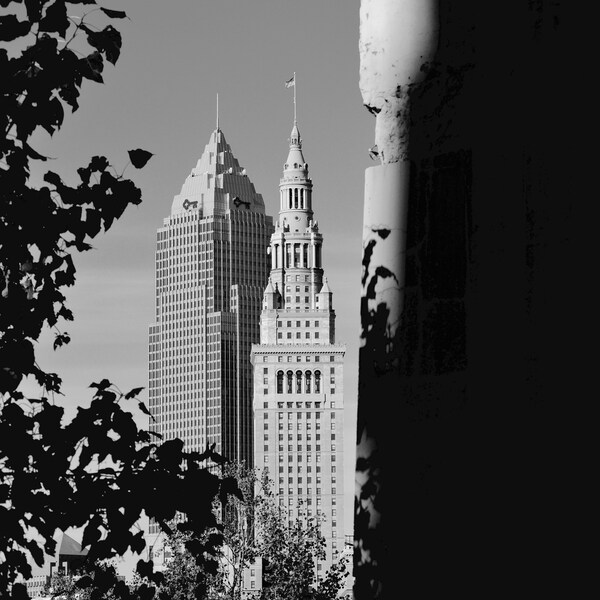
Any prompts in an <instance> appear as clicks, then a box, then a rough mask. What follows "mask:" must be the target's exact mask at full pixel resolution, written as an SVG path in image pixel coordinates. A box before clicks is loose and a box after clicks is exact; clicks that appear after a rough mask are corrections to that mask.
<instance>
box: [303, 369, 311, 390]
mask: <svg viewBox="0 0 600 600" xmlns="http://www.w3.org/2000/svg"><path fill="white" fill-rule="evenodd" d="M310 379H311V372H310V371H306V373H305V374H304V381H305V383H304V390H305V391H306V393H307V394H310Z"/></svg>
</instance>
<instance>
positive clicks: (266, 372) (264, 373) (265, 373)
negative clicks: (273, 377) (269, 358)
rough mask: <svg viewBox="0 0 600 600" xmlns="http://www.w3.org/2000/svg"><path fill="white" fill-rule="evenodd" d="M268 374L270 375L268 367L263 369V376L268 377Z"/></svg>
mask: <svg viewBox="0 0 600 600" xmlns="http://www.w3.org/2000/svg"><path fill="white" fill-rule="evenodd" d="M265 358H266V357H265ZM268 373H269V368H268V367H263V375H267V374H268Z"/></svg>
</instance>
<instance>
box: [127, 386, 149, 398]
mask: <svg viewBox="0 0 600 600" xmlns="http://www.w3.org/2000/svg"><path fill="white" fill-rule="evenodd" d="M143 389H144V388H143V387H137V388H133V389H132V390H130V391H129V392H127V393H126V394H125V398H126V399H127V400H129V399H130V398H134V397H135V396H137V395H139V393H140V392H141V391H142V390H143Z"/></svg>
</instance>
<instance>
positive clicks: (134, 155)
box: [128, 148, 154, 169]
mask: <svg viewBox="0 0 600 600" xmlns="http://www.w3.org/2000/svg"><path fill="white" fill-rule="evenodd" d="M128 154H129V160H130V161H131V164H132V165H133V166H134V167H135V168H136V169H141V168H142V167H144V166H145V165H146V163H147V162H148V161H149V160H150V158H152V157H153V156H154V154H152V152H148V151H147V150H142V149H141V148H138V149H137V150H129V151H128Z"/></svg>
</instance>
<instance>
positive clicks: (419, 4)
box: [354, 0, 437, 600]
mask: <svg viewBox="0 0 600 600" xmlns="http://www.w3.org/2000/svg"><path fill="white" fill-rule="evenodd" d="M436 6H437V5H436V1H435V0H361V3H360V40H359V52H360V90H361V94H362V98H363V102H364V104H365V106H366V107H367V108H369V109H371V112H373V113H375V114H376V115H377V116H376V122H375V145H376V148H377V152H378V157H379V161H380V164H379V165H378V166H374V167H371V168H369V169H367V170H366V173H365V196H364V218H363V261H362V264H363V273H362V281H361V283H362V290H361V340H360V341H361V348H360V352H359V387H358V414H357V447H356V473H355V514H354V538H355V541H354V545H355V552H354V578H355V582H354V598H355V600H371V599H383V598H390V599H391V598H394V597H397V591H398V590H397V589H394V588H395V585H396V584H398V583H399V581H398V580H396V581H394V579H395V577H396V576H397V577H399V578H400V579H401V578H402V574H401V573H400V574H398V572H397V568H398V567H399V565H394V564H393V556H392V555H391V552H392V551H393V547H394V545H395V544H396V543H397V540H394V539H392V532H391V531H390V527H389V526H390V521H391V520H392V519H390V513H391V510H393V508H392V505H393V500H392V495H393V493H394V492H393V491H392V490H393V488H394V487H395V485H394V483H395V482H393V473H391V472H390V470H389V468H388V465H389V464H390V459H389V458H386V454H389V452H390V451H392V448H393V445H394V442H393V440H391V439H386V438H388V437H389V436H390V432H391V428H390V427H389V425H388V423H387V420H388V419H389V415H388V411H387V406H386V400H389V395H390V390H393V389H396V387H395V385H394V384H395V383H396V382H397V375H398V363H397V356H398V347H397V341H398V340H397V331H398V328H399V325H400V320H401V318H402V308H403V299H404V279H405V277H404V271H405V265H404V254H405V244H406V240H405V237H406V236H405V234H406V214H407V208H408V195H409V194H408V190H409V185H408V183H409V170H410V169H409V162H408V160H407V150H408V118H407V117H408V111H409V104H408V90H409V85H412V84H414V83H415V82H418V81H420V79H421V77H422V73H421V72H420V67H421V65H422V64H423V63H425V62H427V61H428V60H429V59H430V57H431V55H432V53H433V51H434V49H435V40H436V38H437V27H436V19H435V17H436ZM399 493H401V492H399ZM390 509H391V510H390ZM395 569H396V571H395ZM394 573H396V575H394Z"/></svg>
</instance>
